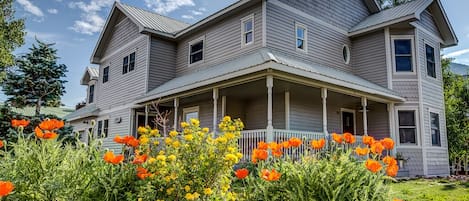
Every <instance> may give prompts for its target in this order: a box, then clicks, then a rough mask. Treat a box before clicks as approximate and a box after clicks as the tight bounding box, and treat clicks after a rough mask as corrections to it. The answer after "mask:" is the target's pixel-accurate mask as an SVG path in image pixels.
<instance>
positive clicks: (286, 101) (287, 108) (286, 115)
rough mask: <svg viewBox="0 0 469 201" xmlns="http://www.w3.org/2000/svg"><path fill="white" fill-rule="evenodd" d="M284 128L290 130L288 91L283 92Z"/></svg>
mask: <svg viewBox="0 0 469 201" xmlns="http://www.w3.org/2000/svg"><path fill="white" fill-rule="evenodd" d="M285 129H287V130H290V92H289V91H286V92H285Z"/></svg>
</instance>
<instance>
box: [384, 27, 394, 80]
mask: <svg viewBox="0 0 469 201" xmlns="http://www.w3.org/2000/svg"><path fill="white" fill-rule="evenodd" d="M384 46H385V48H386V67H387V73H388V75H387V77H388V89H392V88H393V86H392V81H393V79H392V72H393V71H392V66H393V65H392V63H393V62H392V48H391V35H390V33H389V27H386V28H384Z"/></svg>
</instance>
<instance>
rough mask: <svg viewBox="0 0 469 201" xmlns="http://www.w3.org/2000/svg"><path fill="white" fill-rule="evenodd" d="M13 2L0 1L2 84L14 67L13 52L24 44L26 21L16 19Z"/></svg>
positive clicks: (0, 68)
mask: <svg viewBox="0 0 469 201" xmlns="http://www.w3.org/2000/svg"><path fill="white" fill-rule="evenodd" d="M14 14H15V11H14V10H13V0H2V1H0V82H1V81H2V80H3V78H5V69H6V67H8V66H11V65H13V63H14V56H13V55H12V53H11V52H12V51H13V50H14V49H15V48H17V47H19V46H21V45H23V43H24V39H23V38H24V35H25V32H24V20H23V19H15V18H14Z"/></svg>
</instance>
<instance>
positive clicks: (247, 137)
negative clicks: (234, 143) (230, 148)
mask: <svg viewBox="0 0 469 201" xmlns="http://www.w3.org/2000/svg"><path fill="white" fill-rule="evenodd" d="M266 136H267V130H266V129H259V130H245V131H241V137H240V138H239V140H238V144H239V148H240V152H241V153H243V159H242V160H245V161H248V160H251V155H252V150H253V149H255V148H256V147H257V144H258V143H259V142H261V141H263V142H265V141H266Z"/></svg>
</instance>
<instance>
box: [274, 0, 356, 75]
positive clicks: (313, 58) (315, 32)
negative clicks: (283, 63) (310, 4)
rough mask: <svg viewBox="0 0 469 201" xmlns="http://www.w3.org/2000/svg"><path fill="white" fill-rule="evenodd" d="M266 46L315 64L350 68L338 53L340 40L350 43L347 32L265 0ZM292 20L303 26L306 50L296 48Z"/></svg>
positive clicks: (341, 42)
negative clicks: (305, 27)
mask: <svg viewBox="0 0 469 201" xmlns="http://www.w3.org/2000/svg"><path fill="white" fill-rule="evenodd" d="M266 20H267V27H266V28H267V36H266V37H267V46H268V47H269V48H270V49H273V50H275V51H279V52H282V53H283V54H286V55H288V56H291V57H295V58H298V59H302V60H305V61H306V62H312V63H316V64H319V65H324V66H328V67H331V68H336V69H339V70H343V71H346V72H350V73H351V72H352V68H351V65H350V64H345V62H344V59H343V56H342V47H343V45H344V44H346V45H348V46H349V47H350V46H351V42H350V39H349V38H348V36H347V35H345V34H343V33H340V32H338V31H336V30H334V29H332V28H329V27H327V26H324V25H322V24H319V23H316V22H314V21H312V20H310V19H306V18H304V17H302V16H300V15H298V14H296V13H292V12H289V11H288V10H286V9H283V8H281V7H279V6H277V5H274V4H272V3H270V1H269V2H268V3H267V19H266ZM295 22H299V23H301V24H304V25H305V26H307V29H308V31H307V32H308V33H307V34H308V35H307V49H308V52H307V53H304V52H302V51H297V50H296V34H295Z"/></svg>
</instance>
